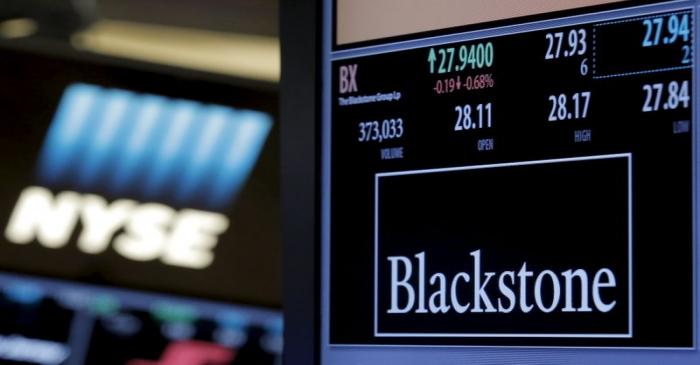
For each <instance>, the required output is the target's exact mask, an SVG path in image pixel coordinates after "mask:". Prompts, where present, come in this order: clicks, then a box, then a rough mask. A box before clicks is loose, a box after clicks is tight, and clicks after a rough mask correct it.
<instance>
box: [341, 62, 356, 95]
mask: <svg viewBox="0 0 700 365" xmlns="http://www.w3.org/2000/svg"><path fill="white" fill-rule="evenodd" d="M339 72H340V75H339V76H340V93H341V94H347V93H352V92H357V64H354V65H347V66H340V71H339Z"/></svg>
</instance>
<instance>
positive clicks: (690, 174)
mask: <svg viewBox="0 0 700 365" xmlns="http://www.w3.org/2000/svg"><path fill="white" fill-rule="evenodd" d="M697 6H698V3H697V2H696V1H654V2H652V1H571V2H547V1H505V2H495V1H465V2H461V3H460V2H454V1H437V2H429V1H417V0H416V1H408V2H405V3H404V2H401V1H388V0H387V1H378V2H368V1H357V2H353V1H349V0H337V1H327V2H326V13H325V15H326V17H325V19H326V24H325V27H324V34H325V38H324V53H323V55H324V61H325V62H324V67H325V70H324V74H323V75H324V78H323V80H324V85H325V89H324V94H323V97H324V103H323V108H324V109H323V114H322V115H323V123H322V126H323V127H322V142H323V151H324V153H323V157H322V167H323V174H322V175H323V177H322V178H323V194H322V198H323V205H322V207H323V219H322V276H323V277H322V286H321V293H322V295H321V300H322V302H321V304H322V309H323V315H322V317H321V323H322V327H321V328H322V344H321V345H322V346H321V348H322V350H321V358H322V363H323V364H355V363H363V364H381V363H386V362H387V361H395V363H399V362H398V361H400V362H401V363H405V364H414V363H415V364H420V363H441V364H443V363H444V364H457V363H464V361H474V363H491V362H493V363H517V364H524V363H530V362H532V363H537V364H541V363H557V364H560V363H565V364H589V363H594V362H598V363H602V364H620V363H627V362H629V363H635V364H647V363H648V364H657V363H665V364H691V363H696V361H699V359H700V354H698V352H697V346H698V338H697V333H696V331H697V327H698V316H697V312H698V304H697V301H696V295H695V293H696V291H697V288H698V280H697V267H696V261H697V254H698V253H697V241H696V238H695V237H696V227H697V225H696V224H695V222H696V221H697V214H696V205H697V204H696V200H697V195H696V193H697V186H696V171H697V170H696V132H695V130H696V127H695V126H696V124H695V123H696V122H697V120H696V116H695V108H696V100H697V98H696V97H695V96H694V95H696V80H695V75H696V66H697V62H696V52H695V49H696V42H697V34H698V33H697V29H696V17H697V14H696V11H697ZM363 7H364V8H363ZM368 7H369V8H368ZM370 9H373V10H371V11H370ZM359 14H369V15H367V16H366V17H360V16H359ZM382 19H383V21H382ZM349 358H351V359H352V360H348V359H349ZM486 359H488V361H491V362H488V361H487V360H486Z"/></svg>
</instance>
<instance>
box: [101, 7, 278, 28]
mask: <svg viewBox="0 0 700 365" xmlns="http://www.w3.org/2000/svg"><path fill="white" fill-rule="evenodd" d="M97 2H98V4H99V9H100V10H99V11H100V16H101V17H104V18H109V19H119V20H129V21H137V22H146V23H155V24H161V25H173V26H182V27H192V28H200V29H209V30H216V31H225V32H237V33H248V34H259V35H269V36H276V35H277V31H278V27H277V5H278V1H277V0H97Z"/></svg>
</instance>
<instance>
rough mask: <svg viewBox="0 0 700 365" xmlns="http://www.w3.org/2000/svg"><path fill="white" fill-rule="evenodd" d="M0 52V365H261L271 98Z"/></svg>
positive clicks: (257, 88) (274, 319) (266, 331)
mask: <svg viewBox="0 0 700 365" xmlns="http://www.w3.org/2000/svg"><path fill="white" fill-rule="evenodd" d="M40 45H44V44H43V43H32V42H31V41H27V43H23V42H20V43H8V44H3V47H2V48H0V59H2V68H1V69H0V84H2V85H3V86H2V88H0V109H2V111H3V112H2V115H3V122H2V123H0V176H2V181H0V186H1V189H0V225H2V226H1V230H0V233H1V236H0V362H2V363H7V364H56V365H58V364H75V365H82V364H119V365H123V364H130V365H139V364H176V363H187V364H195V365H196V364H200V365H204V364H217V365H234V364H275V363H279V361H280V360H281V359H280V354H281V349H282V336H281V333H282V332H281V331H282V316H281V312H280V307H281V267H280V266H281V237H280V236H281V232H280V230H281V228H280V219H279V210H280V209H279V183H278V180H279V172H278V169H279V162H278V132H277V128H278V127H277V111H276V108H277V92H276V90H275V87H274V85H266V84H255V83H253V82H243V81H242V80H232V79H228V78H226V77H221V76H216V75H210V74H204V73H198V72H194V71H186V70H181V69H174V68H167V67H163V66H158V65H153V64H146V63H137V62H127V61H125V60H118V59H113V58H107V57H101V56H97V55H91V54H87V53H83V52H75V51H72V50H69V49H66V48H63V47H58V48H57V47H55V45H54V46H50V45H47V46H46V47H43V46H42V47H39V46H40Z"/></svg>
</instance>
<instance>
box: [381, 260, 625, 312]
mask: <svg viewBox="0 0 700 365" xmlns="http://www.w3.org/2000/svg"><path fill="white" fill-rule="evenodd" d="M469 255H470V256H471V261H472V262H471V263H470V264H471V268H469V263H467V264H466V265H465V267H466V270H465V271H461V272H458V273H456V274H454V275H448V274H445V273H443V272H426V260H428V258H427V256H426V253H425V252H420V253H418V254H415V255H414V256H413V257H406V256H390V257H388V258H387V262H388V264H389V265H390V272H391V275H390V282H391V284H390V287H391V305H390V307H389V308H388V309H386V312H387V313H389V314H395V315H400V314H406V313H409V312H413V313H448V312H456V313H459V314H465V313H469V314H471V313H496V312H497V313H511V312H513V311H519V312H522V313H530V312H532V311H540V312H543V313H552V312H593V311H597V312H602V313H607V312H610V311H611V310H613V309H614V308H615V306H616V303H617V301H616V300H615V299H609V295H606V293H605V291H606V289H610V288H615V287H616V285H617V279H616V276H615V273H614V272H613V271H612V270H611V269H608V268H600V269H598V270H597V271H595V272H588V271H586V270H584V269H569V270H566V271H563V272H555V271H553V270H547V269H545V270H541V271H538V272H536V271H532V270H528V264H527V262H523V263H522V265H520V267H518V268H514V269H513V270H507V271H502V272H494V271H487V270H486V268H484V267H483V266H482V262H481V255H482V254H481V250H475V251H472V252H471V253H470V254H469ZM433 266H437V265H433ZM414 282H417V285H416V286H414V285H413V284H412V283H414ZM464 289H467V290H464ZM545 290H546V291H547V294H546V295H545V294H543V291H545ZM575 292H576V293H575ZM458 293H469V295H466V296H465V295H460V294H458ZM531 296H532V297H534V302H532V303H530V302H528V298H529V297H531ZM545 297H546V298H547V299H545ZM574 298H578V300H574Z"/></svg>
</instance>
